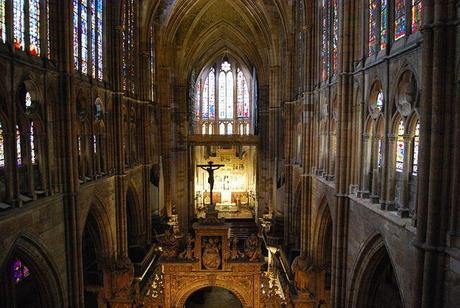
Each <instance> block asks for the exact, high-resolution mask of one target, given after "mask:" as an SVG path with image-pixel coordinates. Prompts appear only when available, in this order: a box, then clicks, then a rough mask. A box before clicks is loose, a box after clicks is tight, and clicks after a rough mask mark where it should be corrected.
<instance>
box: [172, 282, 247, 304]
mask: <svg viewBox="0 0 460 308" xmlns="http://www.w3.org/2000/svg"><path fill="white" fill-rule="evenodd" d="M206 287H219V288H223V289H227V290H228V291H230V292H232V293H233V294H234V295H235V296H236V297H237V298H238V299H239V300H240V302H241V304H242V305H243V308H249V307H252V305H251V303H250V302H249V301H248V299H247V298H245V296H244V295H243V294H244V293H245V292H244V289H243V286H239V285H237V284H236V283H228V282H225V281H220V280H216V281H215V282H214V283H210V282H209V281H208V280H204V281H198V282H195V283H192V284H188V285H187V287H185V288H184V289H183V290H181V291H179V292H178V294H177V300H176V301H175V302H174V301H173V302H172V303H171V304H172V305H171V306H172V307H174V308H182V307H184V305H185V302H186V301H187V299H188V298H189V296H190V295H192V294H193V293H194V292H195V291H198V290H200V289H203V288H206Z"/></svg>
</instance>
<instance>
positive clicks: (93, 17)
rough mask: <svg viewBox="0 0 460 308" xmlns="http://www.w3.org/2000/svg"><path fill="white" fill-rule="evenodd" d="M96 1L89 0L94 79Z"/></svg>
mask: <svg viewBox="0 0 460 308" xmlns="http://www.w3.org/2000/svg"><path fill="white" fill-rule="evenodd" d="M95 2H96V0H91V6H90V12H91V75H92V76H93V78H96V61H97V59H96V40H97V35H96V19H97V15H96V3H95Z"/></svg>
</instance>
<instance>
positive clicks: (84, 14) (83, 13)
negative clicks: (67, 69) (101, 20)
mask: <svg viewBox="0 0 460 308" xmlns="http://www.w3.org/2000/svg"><path fill="white" fill-rule="evenodd" d="M80 35H81V38H80V40H81V72H82V73H83V74H87V73H88V2H87V0H81V2H80Z"/></svg>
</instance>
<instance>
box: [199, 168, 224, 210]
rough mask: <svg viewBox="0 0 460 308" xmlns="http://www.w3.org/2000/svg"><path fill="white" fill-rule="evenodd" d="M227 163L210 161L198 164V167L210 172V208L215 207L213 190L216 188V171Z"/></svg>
mask: <svg viewBox="0 0 460 308" xmlns="http://www.w3.org/2000/svg"><path fill="white" fill-rule="evenodd" d="M224 166H225V165H214V163H213V162H212V161H209V162H208V164H207V165H197V167H198V168H201V169H203V170H204V171H207V172H208V183H209V186H210V187H211V201H210V205H209V207H210V210H211V211H212V210H213V209H214V203H213V202H212V190H213V188H214V171H216V170H217V169H220V168H222V167H224Z"/></svg>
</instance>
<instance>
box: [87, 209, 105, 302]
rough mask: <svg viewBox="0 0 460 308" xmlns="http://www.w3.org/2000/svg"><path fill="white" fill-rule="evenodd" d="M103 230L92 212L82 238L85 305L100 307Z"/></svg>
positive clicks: (102, 283) (102, 282)
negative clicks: (100, 262)
mask: <svg viewBox="0 0 460 308" xmlns="http://www.w3.org/2000/svg"><path fill="white" fill-rule="evenodd" d="M100 235H101V231H100V230H99V226H98V224H97V221H96V218H95V217H94V216H93V215H92V214H91V213H90V214H89V215H88V218H87V220H86V225H85V229H84V231H83V239H82V258H83V279H84V300H85V307H98V294H99V291H101V290H102V288H103V286H104V279H103V272H102V269H101V266H100V264H99V261H100V260H101V255H100V254H101V251H102V250H101V245H102V240H101V236H100Z"/></svg>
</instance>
